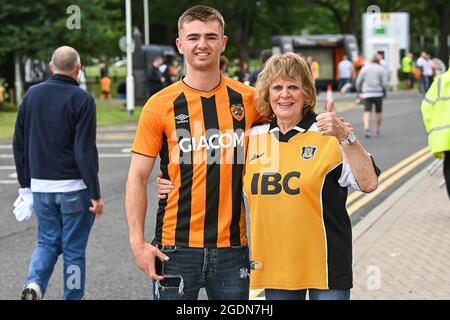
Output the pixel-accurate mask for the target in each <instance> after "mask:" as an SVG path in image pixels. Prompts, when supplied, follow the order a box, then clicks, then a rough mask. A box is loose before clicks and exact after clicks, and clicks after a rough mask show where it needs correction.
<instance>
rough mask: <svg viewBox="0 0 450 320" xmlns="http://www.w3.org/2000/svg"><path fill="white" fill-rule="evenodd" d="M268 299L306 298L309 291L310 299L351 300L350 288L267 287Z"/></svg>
mask: <svg viewBox="0 0 450 320" xmlns="http://www.w3.org/2000/svg"><path fill="white" fill-rule="evenodd" d="M265 291H266V300H305V298H306V292H307V291H308V294H309V300H350V289H343V290H336V289H330V290H318V289H308V290H306V289H305V290H278V289H266V290H265Z"/></svg>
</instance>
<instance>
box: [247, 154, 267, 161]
mask: <svg viewBox="0 0 450 320" xmlns="http://www.w3.org/2000/svg"><path fill="white" fill-rule="evenodd" d="M263 155H264V152H263V153H260V154H257V153H255V154H254V155H253V157H252V158H251V159H250V161H254V160H256V159H259V158H261V157H262V156H263Z"/></svg>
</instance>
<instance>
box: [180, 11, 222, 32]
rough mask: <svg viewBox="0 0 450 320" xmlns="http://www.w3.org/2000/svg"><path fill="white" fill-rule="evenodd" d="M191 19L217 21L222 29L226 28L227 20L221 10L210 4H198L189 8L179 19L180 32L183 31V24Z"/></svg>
mask: <svg viewBox="0 0 450 320" xmlns="http://www.w3.org/2000/svg"><path fill="white" fill-rule="evenodd" d="M191 21H202V22H208V21H217V22H219V25H220V27H221V28H222V31H224V30H225V21H224V20H223V17H222V15H221V14H220V12H219V11H217V10H216V9H213V8H211V7H208V6H204V5H198V6H194V7H191V8H189V9H187V10H186V11H185V12H184V13H183V14H182V15H181V16H180V18H179V19H178V34H180V33H181V29H183V24H185V23H186V22H191Z"/></svg>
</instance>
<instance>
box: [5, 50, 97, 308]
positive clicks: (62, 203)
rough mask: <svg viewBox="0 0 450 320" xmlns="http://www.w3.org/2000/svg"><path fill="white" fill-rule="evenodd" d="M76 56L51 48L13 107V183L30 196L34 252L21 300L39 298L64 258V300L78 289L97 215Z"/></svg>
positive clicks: (89, 130) (90, 107)
mask: <svg viewBox="0 0 450 320" xmlns="http://www.w3.org/2000/svg"><path fill="white" fill-rule="evenodd" d="M80 67H81V66H80V57H79V55H78V53H77V51H76V50H75V49H73V48H71V47H67V46H63V47H59V48H58V49H56V50H55V52H54V53H53V56H52V60H51V62H50V70H51V71H52V73H53V75H52V76H51V78H50V79H49V80H47V81H45V82H43V83H41V84H38V85H35V86H33V87H31V88H30V89H29V90H28V92H27V94H26V95H25V97H24V99H23V101H22V104H21V105H20V107H19V112H18V115H17V121H16V127H15V132H14V140H13V149H14V160H15V163H16V171H17V178H18V180H19V184H20V187H21V194H23V193H24V191H27V193H28V194H29V192H32V195H33V197H32V198H33V200H32V202H33V206H34V210H35V212H36V221H37V225H38V230H37V240H38V243H37V247H36V248H35V249H34V252H33V255H32V257H31V262H30V265H29V269H28V276H27V279H26V281H25V288H24V290H23V292H22V299H24V300H32V299H33V300H35V299H40V298H42V297H43V296H44V295H45V292H46V290H47V286H48V282H49V280H50V277H51V274H52V272H53V267H54V266H55V264H56V261H57V259H58V256H59V255H60V254H62V255H63V259H64V293H63V299H69V300H71V299H81V298H82V297H83V295H84V290H85V275H86V258H85V255H86V246H87V242H88V237H89V234H90V231H91V227H92V225H93V223H94V220H95V216H96V215H97V216H99V215H100V214H102V212H103V201H102V198H101V195H100V187H99V182H98V154H97V147H96V144H95V139H96V120H95V101H94V99H93V98H92V96H90V95H89V94H88V93H87V92H86V91H84V90H82V89H80V88H79V87H78V82H77V77H78V72H79V70H80Z"/></svg>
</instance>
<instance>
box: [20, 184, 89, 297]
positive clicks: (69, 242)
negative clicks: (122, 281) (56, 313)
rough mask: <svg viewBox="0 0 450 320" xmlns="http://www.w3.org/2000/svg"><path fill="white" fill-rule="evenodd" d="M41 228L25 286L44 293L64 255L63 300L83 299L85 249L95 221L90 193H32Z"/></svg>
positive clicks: (83, 191) (81, 191)
mask: <svg viewBox="0 0 450 320" xmlns="http://www.w3.org/2000/svg"><path fill="white" fill-rule="evenodd" d="M33 202H34V208H35V211H36V219H37V225H38V232H37V238H38V244H37V247H36V248H35V249H34V252H33V256H32V257H31V262H30V266H29V268H28V277H27V279H26V281H25V286H27V285H28V284H29V283H32V282H35V283H37V284H38V285H39V287H40V288H41V291H42V294H44V293H45V291H46V290H47V286H48V281H49V279H50V277H51V275H52V272H53V267H54V266H55V264H56V261H57V260H58V256H59V255H60V254H61V253H62V254H63V258H64V294H63V299H64V300H78V299H81V298H82V297H83V295H84V283H85V272H86V258H85V252H86V245H87V242H88V237H89V233H90V230H91V227H92V225H93V223H94V220H95V214H93V213H91V212H90V211H89V206H90V199H89V194H88V191H87V190H86V189H85V190H80V191H74V192H65V193H39V192H33Z"/></svg>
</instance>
